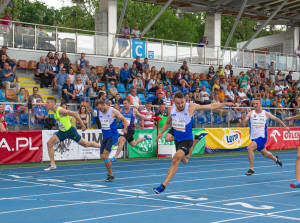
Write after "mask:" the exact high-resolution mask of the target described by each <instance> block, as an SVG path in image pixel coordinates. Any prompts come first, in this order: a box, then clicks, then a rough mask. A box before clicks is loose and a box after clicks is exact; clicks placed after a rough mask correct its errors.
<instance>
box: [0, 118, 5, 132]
mask: <svg viewBox="0 0 300 223" xmlns="http://www.w3.org/2000/svg"><path fill="white" fill-rule="evenodd" d="M3 131H7V129H6V127H5V118H4V116H0V132H3Z"/></svg>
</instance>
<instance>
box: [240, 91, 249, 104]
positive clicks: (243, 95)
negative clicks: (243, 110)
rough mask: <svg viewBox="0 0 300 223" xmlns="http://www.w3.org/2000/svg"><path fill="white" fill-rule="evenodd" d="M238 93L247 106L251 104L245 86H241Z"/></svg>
mask: <svg viewBox="0 0 300 223" xmlns="http://www.w3.org/2000/svg"><path fill="white" fill-rule="evenodd" d="M238 95H239V98H240V99H241V102H243V103H245V104H247V106H249V100H248V97H247V95H246V94H245V92H244V88H243V87H240V88H239V92H238Z"/></svg>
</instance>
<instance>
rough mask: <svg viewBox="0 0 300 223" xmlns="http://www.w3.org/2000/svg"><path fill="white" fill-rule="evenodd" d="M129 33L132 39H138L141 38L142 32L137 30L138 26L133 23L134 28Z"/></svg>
mask: <svg viewBox="0 0 300 223" xmlns="http://www.w3.org/2000/svg"><path fill="white" fill-rule="evenodd" d="M131 35H132V36H133V39H140V38H142V34H141V32H140V30H139V26H138V25H137V24H135V26H134V30H132V31H131Z"/></svg>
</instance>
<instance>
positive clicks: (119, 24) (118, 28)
mask: <svg viewBox="0 0 300 223" xmlns="http://www.w3.org/2000/svg"><path fill="white" fill-rule="evenodd" d="M127 5H128V0H124V5H123V8H122V12H121V15H120V18H119V21H118V27H117V34H119V33H120V32H121V31H120V30H121V26H122V23H123V19H124V16H125V12H126V9H127Z"/></svg>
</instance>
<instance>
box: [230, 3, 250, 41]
mask: <svg viewBox="0 0 300 223" xmlns="http://www.w3.org/2000/svg"><path fill="white" fill-rule="evenodd" d="M246 4H247V0H244V1H243V4H242V6H241V9H240V11H239V14H238V16H237V17H236V19H235V22H234V24H233V27H232V29H231V31H230V34H229V36H228V38H227V40H226V43H225V47H228V45H229V43H230V40H231V38H232V36H233V33H234V31H235V29H236V27H237V24H238V23H239V21H240V18H241V16H242V13H243V11H244V8H245V6H246Z"/></svg>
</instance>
